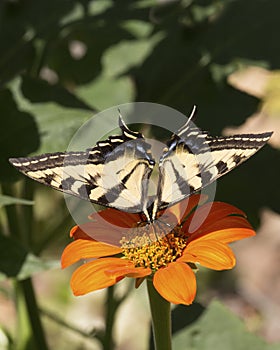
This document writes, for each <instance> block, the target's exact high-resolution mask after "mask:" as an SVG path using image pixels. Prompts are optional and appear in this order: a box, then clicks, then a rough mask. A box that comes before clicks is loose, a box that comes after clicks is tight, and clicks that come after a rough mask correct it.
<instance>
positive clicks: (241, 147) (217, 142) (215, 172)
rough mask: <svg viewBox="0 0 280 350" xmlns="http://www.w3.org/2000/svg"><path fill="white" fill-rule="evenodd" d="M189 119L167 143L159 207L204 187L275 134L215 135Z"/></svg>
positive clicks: (160, 168) (162, 168) (249, 155)
mask: <svg viewBox="0 0 280 350" xmlns="http://www.w3.org/2000/svg"><path fill="white" fill-rule="evenodd" d="M190 124H191V123H190V121H188V122H187V124H186V125H185V126H183V127H182V128H181V129H180V130H179V131H178V132H177V133H176V134H173V135H172V137H171V139H170V141H169V142H168V143H167V148H166V149H165V150H164V152H163V155H162V157H161V159H160V161H159V172H160V176H159V185H158V195H157V197H158V203H157V206H158V208H159V209H164V208H165V207H167V206H169V205H172V204H174V203H176V202H179V201H181V200H183V199H184V198H187V197H188V196H190V195H191V194H193V193H194V192H196V191H199V190H201V189H202V188H204V187H205V186H207V185H209V184H210V183H212V182H213V181H215V180H216V179H218V178H219V177H221V176H222V175H224V174H226V173H228V172H229V171H231V170H232V169H234V168H235V167H236V166H237V165H239V164H241V163H242V162H244V161H245V160H247V159H248V158H249V157H251V156H252V155H253V154H254V153H256V152H257V151H258V150H259V149H260V148H261V147H262V146H264V145H265V143H266V142H267V141H268V139H269V138H270V136H271V134H272V133H271V132H267V133H262V134H246V135H234V136H230V137H211V136H209V135H208V133H207V132H202V131H201V130H200V129H198V128H197V127H195V126H193V125H190Z"/></svg>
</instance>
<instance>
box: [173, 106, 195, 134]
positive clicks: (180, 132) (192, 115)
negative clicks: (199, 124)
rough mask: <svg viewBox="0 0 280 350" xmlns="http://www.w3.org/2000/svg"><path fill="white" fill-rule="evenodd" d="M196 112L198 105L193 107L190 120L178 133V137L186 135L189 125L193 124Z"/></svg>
mask: <svg viewBox="0 0 280 350" xmlns="http://www.w3.org/2000/svg"><path fill="white" fill-rule="evenodd" d="M195 112H196V105H194V106H193V109H192V111H191V114H190V116H189V117H188V120H187V121H186V123H185V124H184V125H183V126H182V127H181V128H180V129H179V130H178V131H177V133H176V135H178V136H180V135H182V134H184V132H186V130H187V129H188V127H189V123H190V122H191V120H192V118H193V117H194V115H195Z"/></svg>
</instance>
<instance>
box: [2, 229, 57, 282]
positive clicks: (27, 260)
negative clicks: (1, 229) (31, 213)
mask: <svg viewBox="0 0 280 350" xmlns="http://www.w3.org/2000/svg"><path fill="white" fill-rule="evenodd" d="M59 266H60V264H59V261H44V260H42V259H40V258H39V257H37V256H35V255H33V254H31V253H29V252H28V251H27V250H26V249H25V248H23V246H22V245H21V244H20V243H19V242H18V241H15V240H14V239H12V238H10V237H6V236H2V235H0V276H1V277H0V280H1V279H4V278H11V277H13V278H17V279H19V280H21V279H25V278H27V277H30V276H32V275H34V274H36V273H39V272H42V271H46V270H49V269H54V268H58V267H59Z"/></svg>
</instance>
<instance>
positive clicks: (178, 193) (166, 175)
mask: <svg viewBox="0 0 280 350" xmlns="http://www.w3.org/2000/svg"><path fill="white" fill-rule="evenodd" d="M119 126H120V129H121V135H112V136H109V137H108V138H107V140H105V141H99V142H97V144H96V145H95V146H94V147H93V148H89V149H87V150H86V151H83V152H65V153H64V152H57V153H49V154H43V155H40V156H34V157H29V158H11V159H10V162H11V164H13V165H14V166H15V167H16V168H17V169H18V170H19V171H21V172H22V173H23V174H25V175H27V176H29V177H30V178H32V179H34V180H36V181H38V182H41V183H43V184H45V185H47V186H50V187H52V188H55V189H57V190H59V191H62V192H64V193H67V194H71V195H74V196H77V197H79V198H81V199H86V200H89V201H91V202H93V203H96V204H100V205H103V206H107V207H111V208H115V209H119V210H122V211H126V212H131V213H144V214H145V216H146V218H147V221H148V222H152V221H154V220H155V219H156V215H157V212H158V211H159V210H162V209H164V208H166V207H168V206H170V205H173V204H175V203H177V202H179V201H181V200H183V199H185V198H187V197H188V196H190V195H191V194H193V193H194V192H197V191H199V190H201V189H202V188H204V187H205V186H207V185H208V184H210V183H211V182H213V181H215V180H216V179H217V178H219V177H220V176H222V175H224V174H226V173H227V172H229V171H231V170H232V169H234V168H235V167H236V166H237V165H239V164H241V163H242V162H244V161H245V160H247V159H248V158H249V157H250V156H251V155H253V154H254V153H255V152H257V151H258V150H259V149H260V148H261V147H262V146H263V145H265V143H266V142H267V141H268V139H269V138H270V136H271V134H272V133H271V132H267V133H261V134H246V135H234V136H230V137H212V136H210V135H209V134H208V133H207V132H202V131H201V130H200V129H198V128H196V127H195V126H194V125H193V124H192V123H191V117H190V118H189V119H188V121H187V123H186V124H185V125H184V126H182V128H181V129H179V130H178V131H177V132H176V133H175V134H173V135H172V137H171V138H170V140H169V141H168V142H167V143H166V147H165V148H164V149H163V151H162V154H161V156H160V158H159V162H158V171H159V176H158V180H157V184H156V194H155V195H154V196H150V195H149V187H150V177H151V174H152V172H153V171H154V167H155V165H156V162H155V160H154V158H153V155H152V153H151V145H150V144H149V143H148V142H147V141H146V140H145V138H144V136H143V135H142V134H141V133H139V132H136V131H132V130H130V129H129V128H128V127H127V126H126V124H125V123H124V121H123V120H122V118H121V117H120V118H119Z"/></svg>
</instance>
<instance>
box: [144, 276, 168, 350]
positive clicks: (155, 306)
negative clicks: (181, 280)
mask: <svg viewBox="0 0 280 350" xmlns="http://www.w3.org/2000/svg"><path fill="white" fill-rule="evenodd" d="M147 288H148V295H149V300H150V308H151V314H152V326H153V335H154V344H155V349H156V350H171V349H172V344H171V341H172V336H171V308H170V303H169V302H168V301H167V300H165V299H164V298H163V297H162V296H161V295H160V294H159V293H158V292H157V291H156V289H155V287H154V285H153V281H152V280H149V279H147Z"/></svg>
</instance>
